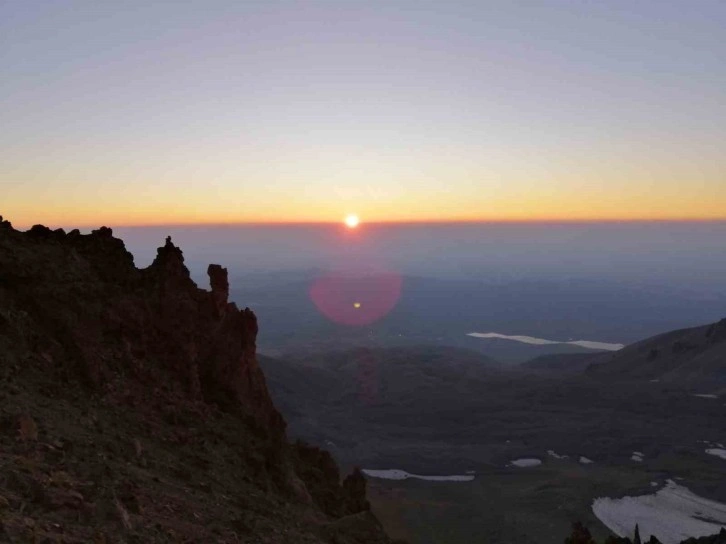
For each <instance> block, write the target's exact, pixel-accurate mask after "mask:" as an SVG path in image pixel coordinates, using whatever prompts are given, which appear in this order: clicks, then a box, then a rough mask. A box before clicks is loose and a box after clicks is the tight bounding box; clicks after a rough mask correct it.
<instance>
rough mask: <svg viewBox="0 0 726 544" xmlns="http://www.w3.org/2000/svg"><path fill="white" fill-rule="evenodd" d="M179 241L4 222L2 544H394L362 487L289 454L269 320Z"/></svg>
mask: <svg viewBox="0 0 726 544" xmlns="http://www.w3.org/2000/svg"><path fill="white" fill-rule="evenodd" d="M208 275H209V278H210V284H211V291H206V290H203V289H200V288H198V287H197V286H196V284H195V283H194V282H193V281H192V279H191V278H190V276H189V271H188V269H187V268H186V266H185V265H184V257H183V253H182V251H181V250H180V249H179V248H177V247H176V246H175V245H174V244H173V243H172V241H171V239H170V238H167V240H166V243H165V244H164V245H163V246H162V247H160V248H159V249H158V250H157V256H156V258H155V259H154V262H153V263H152V264H151V265H150V266H149V267H147V268H145V269H138V268H136V266H135V265H134V262H133V256H132V255H131V254H130V253H129V252H128V251H126V249H125V246H124V244H123V242H122V241H121V240H120V239H118V238H114V237H113V232H112V230H111V229H109V228H106V227H101V228H100V229H97V230H94V231H92V232H91V233H90V234H81V233H80V232H79V231H77V230H73V231H71V232H68V233H66V232H65V231H63V230H62V229H56V230H51V229H49V228H47V227H44V226H42V225H36V226H34V227H32V228H31V229H29V230H28V231H25V232H22V231H18V230H15V229H14V228H13V227H12V225H11V224H10V223H9V222H8V221H4V220H3V219H2V218H1V217H0V357H1V358H2V359H1V360H0V381H1V382H2V388H1V389H0V429H2V431H3V432H2V433H1V434H0V461H1V462H2V464H3V466H4V467H5V469H4V470H3V474H2V476H1V477H0V516H1V517H0V536H2V537H3V538H5V539H7V540H9V541H10V542H25V541H31V540H32V541H49V542H50V541H56V540H57V539H63V541H64V542H180V541H185V542H230V543H232V542H270V543H278V542H280V543H283V542H291V543H292V542H310V543H315V542H321V543H322V542H337V543H354V542H361V543H363V542H371V543H381V544H383V543H388V542H390V540H389V539H388V537H386V535H385V534H384V532H383V530H382V528H381V526H380V524H379V523H378V521H377V520H376V519H375V517H374V516H373V515H372V514H371V513H370V512H369V509H368V504H367V501H366V499H365V479H364V478H363V477H362V475H361V474H360V472H358V471H354V473H353V474H352V475H350V476H348V477H347V478H346V479H344V480H343V482H342V483H341V481H340V480H341V478H340V474H339V470H338V468H337V466H336V465H335V462H334V461H333V459H332V457H331V456H330V454H328V453H327V452H324V451H323V450H319V449H318V448H315V447H312V446H308V445H306V444H304V443H301V442H297V443H294V444H290V443H288V441H287V435H286V423H285V420H284V419H283V417H282V416H281V415H280V413H279V412H278V411H277V409H276V408H275V406H274V404H273V402H272V399H271V398H270V395H269V393H268V391H267V385H266V381H265V377H264V375H263V373H262V371H261V370H260V368H259V365H258V363H257V358H256V337H257V333H258V324H257V318H256V316H255V315H254V313H253V312H252V311H251V310H249V309H248V308H245V309H239V308H237V306H236V305H234V304H233V303H229V302H228V298H227V297H228V293H229V285H228V282H227V271H226V270H225V269H224V268H222V267H221V266H219V265H210V266H209V268H208Z"/></svg>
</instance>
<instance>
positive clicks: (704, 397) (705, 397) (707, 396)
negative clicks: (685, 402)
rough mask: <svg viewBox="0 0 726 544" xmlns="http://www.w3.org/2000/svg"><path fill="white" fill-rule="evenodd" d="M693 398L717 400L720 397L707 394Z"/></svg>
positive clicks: (699, 394)
mask: <svg viewBox="0 0 726 544" xmlns="http://www.w3.org/2000/svg"><path fill="white" fill-rule="evenodd" d="M693 396H694V397H700V398H702V399H717V398H718V395H712V394H707V393H696V394H695V395H693Z"/></svg>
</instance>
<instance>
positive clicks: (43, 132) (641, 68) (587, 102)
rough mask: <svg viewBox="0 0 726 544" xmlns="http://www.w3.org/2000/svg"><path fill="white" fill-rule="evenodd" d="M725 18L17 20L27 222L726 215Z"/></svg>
mask: <svg viewBox="0 0 726 544" xmlns="http://www.w3.org/2000/svg"><path fill="white" fill-rule="evenodd" d="M724 28H726V2H723V1H721V0H714V1H706V0H693V1H687V0H679V1H675V0H653V1H646V0H636V1H634V0H624V1H614V0H611V1H607V2H604V1H603V2H593V1H584V0H577V1H564V0H560V1H554V0H553V1H548V2H534V1H531V2H512V1H509V0H504V1H501V2H493V1H492V2H485V1H476V2H452V1H440V2H428V1H422V0H415V1H414V0H410V1H403V0H399V1H386V2H372V1H366V2H355V3H354V2H352V1H351V2H346V1H338V2H273V1H264V2H239V1H219V2H214V1H204V2H157V3H152V2H146V1H144V2H132V1H124V2H99V1H83V2H70V1H66V2H35V1H16V2H12V1H10V2H2V3H0V126H1V127H2V129H1V130H0V213H2V214H3V215H5V216H6V217H7V218H9V219H11V220H12V221H13V222H14V223H15V224H18V225H30V224H33V223H37V222H43V223H46V224H58V225H70V224H72V225H92V224H101V223H105V224H112V225H124V224H125V225H132V224H160V223H197V222H211V223H225V222H258V221H291V222H294V221H341V220H342V218H343V217H344V216H345V215H346V214H347V213H351V212H355V213H357V214H358V215H359V216H360V217H361V220H362V221H363V222H366V221H369V222H370V221H424V220H435V221H445V220H540V219H560V220H562V219H564V220H578V219H585V220H588V219H633V218H637V219H652V218H678V219H687V218H711V219H726V39H725V38H724Z"/></svg>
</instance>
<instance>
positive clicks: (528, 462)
mask: <svg viewBox="0 0 726 544" xmlns="http://www.w3.org/2000/svg"><path fill="white" fill-rule="evenodd" d="M512 464H513V465H514V466H515V467H520V468H526V467H537V466H539V465H541V464H542V461H541V460H539V459H535V458H533V457H532V458H529V457H525V458H523V459H515V460H514V461H512Z"/></svg>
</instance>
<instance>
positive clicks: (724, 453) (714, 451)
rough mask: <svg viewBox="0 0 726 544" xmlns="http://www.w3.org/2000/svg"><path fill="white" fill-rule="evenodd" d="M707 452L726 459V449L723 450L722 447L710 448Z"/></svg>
mask: <svg viewBox="0 0 726 544" xmlns="http://www.w3.org/2000/svg"><path fill="white" fill-rule="evenodd" d="M706 453H707V454H709V455H715V456H716V457H720V458H721V459H726V450H722V449H720V448H709V449H707V450H706Z"/></svg>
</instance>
